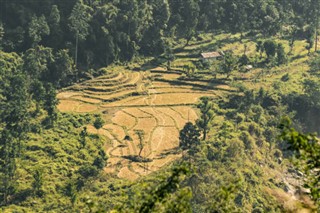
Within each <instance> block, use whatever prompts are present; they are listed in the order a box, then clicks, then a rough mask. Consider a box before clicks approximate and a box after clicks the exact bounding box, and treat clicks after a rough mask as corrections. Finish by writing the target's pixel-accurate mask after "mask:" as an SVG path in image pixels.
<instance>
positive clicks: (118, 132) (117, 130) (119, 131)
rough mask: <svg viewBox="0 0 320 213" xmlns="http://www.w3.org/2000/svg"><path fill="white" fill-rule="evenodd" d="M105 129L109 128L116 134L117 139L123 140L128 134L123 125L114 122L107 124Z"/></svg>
mask: <svg viewBox="0 0 320 213" xmlns="http://www.w3.org/2000/svg"><path fill="white" fill-rule="evenodd" d="M103 129H106V130H108V131H109V132H110V133H111V134H112V135H115V136H116V138H117V139H119V140H123V139H124V138H125V136H126V133H125V131H124V129H123V128H122V127H121V126H117V125H114V124H107V125H104V126H103Z"/></svg>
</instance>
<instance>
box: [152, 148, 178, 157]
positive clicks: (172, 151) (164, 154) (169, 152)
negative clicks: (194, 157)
mask: <svg viewBox="0 0 320 213" xmlns="http://www.w3.org/2000/svg"><path fill="white" fill-rule="evenodd" d="M180 153H181V149H180V147H176V148H174V149H166V150H164V151H163V152H162V153H160V154H159V155H158V156H157V157H156V158H155V159H163V158H165V157H168V156H169V155H177V154H180Z"/></svg>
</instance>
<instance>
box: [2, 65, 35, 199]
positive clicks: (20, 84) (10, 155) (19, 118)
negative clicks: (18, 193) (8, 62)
mask: <svg viewBox="0 0 320 213" xmlns="http://www.w3.org/2000/svg"><path fill="white" fill-rule="evenodd" d="M3 68H4V67H1V68H0V73H3V72H2V71H8V70H2V69H3ZM5 68H7V67H5ZM7 75H8V76H7V77H6V78H5V79H2V81H3V84H1V85H0V91H1V94H0V105H1V108H0V119H1V120H0V122H1V123H0V124H1V126H2V128H1V130H0V182H1V184H0V193H1V195H2V197H3V203H4V204H5V205H6V204H7V203H8V202H9V200H10V196H11V195H13V194H14V193H15V188H16V187H15V186H16V185H17V176H16V169H17V164H16V161H17V159H18V158H19V157H20V155H21V150H22V147H23V141H24V140H25V136H26V134H25V133H26V132H27V131H28V119H29V112H28V109H29V105H30V99H29V95H28V84H27V81H26V77H25V74H23V73H21V70H20V72H18V73H12V72H11V73H8V72H7Z"/></svg>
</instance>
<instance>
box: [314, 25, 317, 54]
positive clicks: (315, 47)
mask: <svg viewBox="0 0 320 213" xmlns="http://www.w3.org/2000/svg"><path fill="white" fill-rule="evenodd" d="M317 50H318V27H316V41H315V45H314V51H315V52H317Z"/></svg>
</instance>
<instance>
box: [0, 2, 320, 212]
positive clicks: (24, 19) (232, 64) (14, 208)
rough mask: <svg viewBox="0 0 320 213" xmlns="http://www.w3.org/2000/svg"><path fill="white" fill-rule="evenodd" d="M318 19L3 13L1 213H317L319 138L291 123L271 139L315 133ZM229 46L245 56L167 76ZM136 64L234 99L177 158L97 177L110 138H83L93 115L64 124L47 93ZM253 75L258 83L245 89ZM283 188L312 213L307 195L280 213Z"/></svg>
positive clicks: (33, 7) (297, 8)
mask: <svg viewBox="0 0 320 213" xmlns="http://www.w3.org/2000/svg"><path fill="white" fill-rule="evenodd" d="M319 15H320V2H319V1H317V0H309V1H305V0H304V1H303V0H294V1H292V0H281V1H275V0H241V1H240V0H202V1H197V0H123V1H119V0H68V1H58V0H43V1H41V2H39V1H28V0H25V1H21V0H10V1H9V0H1V1H0V82H1V83H0V197H1V200H0V206H1V210H2V211H4V212H6V211H8V212H25V211H26V212H30V211H33V212H44V211H51V210H52V211H54V212H75V211H80V210H82V211H85V212H95V211H112V210H114V211H116V212H283V211H296V210H298V209H301V208H308V209H312V208H313V209H316V208H317V207H315V206H318V209H319V205H320V204H319V198H320V195H319V191H320V189H319V146H318V144H319V141H318V139H317V137H315V136H314V135H303V134H301V133H298V132H296V131H295V130H294V129H293V128H292V126H291V123H290V122H289V121H287V122H286V123H284V124H283V125H282V126H281V127H282V129H279V128H278V127H279V124H280V123H281V117H283V116H286V115H287V116H289V117H290V118H291V119H293V120H294V122H295V124H296V125H295V127H296V128H297V129H298V130H299V131H307V132H317V133H320V128H319V127H320V121H319V119H317V118H318V117H319V115H320V89H319V88H320V84H319V71H320V59H319V58H320V56H319V54H318V53H317V47H318V44H317V42H318V31H319V30H318V27H319V18H318V17H319ZM229 33H230V34H229ZM220 35H223V38H222V39H216V38H218V36H220ZM227 35H228V36H227ZM232 35H234V36H232ZM208 38H209V40H210V42H209V44H208V45H204V44H205V43H206V41H208ZM191 44H193V45H200V48H198V49H195V50H194V49H192V48H189V49H188V47H190V45H191ZM202 44H203V46H201V45H202ZM236 44H237V45H239V46H241V48H242V46H243V48H242V49H243V51H237V50H234V51H230V50H227V51H225V53H224V56H223V60H217V61H213V62H212V61H211V62H210V61H202V60H190V61H188V62H185V61H184V62H183V63H182V64H178V65H176V64H177V63H178V62H177V60H176V59H177V57H180V58H181V55H178V54H179V53H180V54H181V53H186V55H183V57H185V58H187V59H189V58H193V59H194V56H195V55H196V57H197V56H198V55H199V53H200V52H203V51H209V50H210V51H211V50H219V51H220V50H222V48H223V47H224V46H225V45H231V46H232V45H235V46H236ZM249 50H250V51H249ZM304 51H306V52H304ZM300 53H301V54H300ZM302 53H303V54H302ZM304 53H305V54H304ZM134 62H137V63H135V64H134V66H137V64H138V65H139V66H140V65H141V67H143V66H146V65H150V64H151V65H154V66H158V65H160V66H163V67H166V68H167V69H168V70H172V69H177V70H178V71H180V72H182V73H184V74H185V75H184V76H183V77H182V79H180V80H185V79H187V80H190V81H192V80H195V79H202V80H206V81H210V82H220V81H223V83H226V84H229V85H230V86H231V87H232V88H233V89H234V92H233V93H230V94H228V95H225V96H222V97H220V98H217V99H213V98H210V97H204V98H201V100H200V101H199V104H198V105H197V109H198V112H199V119H198V120H197V121H196V122H195V123H194V124H193V123H192V122H188V123H187V124H186V125H185V127H184V128H183V129H182V130H181V132H180V138H179V139H180V148H181V149H180V150H178V152H180V153H181V154H182V158H181V159H180V160H177V161H176V162H174V163H173V165H172V166H168V167H167V168H165V169H163V170H161V171H158V172H156V173H153V174H151V175H149V176H147V177H144V178H140V179H139V180H138V181H136V182H131V181H126V180H121V179H119V178H117V177H114V176H112V175H109V174H106V173H105V172H104V171H103V168H104V167H105V165H106V162H107V159H108V156H107V155H106V153H105V150H104V144H105V143H106V138H105V137H103V136H102V135H99V134H91V133H89V132H88V131H87V127H88V126H94V127H95V129H97V130H98V131H97V132H98V133H99V129H101V128H102V127H103V126H104V122H105V121H104V120H103V119H102V117H101V115H100V114H70V113H60V112H59V111H58V110H57V105H58V100H57V98H56V93H57V91H58V90H59V89H61V88H64V87H67V86H70V85H72V84H75V83H77V82H79V81H83V80H85V79H91V78H94V77H96V76H99V75H101V74H104V72H105V69H100V68H101V67H108V66H117V65H128V67H129V68H130V64H131V63H134ZM175 62H176V64H175ZM180 63H181V62H180ZM248 65H250V66H251V65H253V66H254V68H256V69H257V70H258V71H261V72H259V73H260V74H259V76H255V75H256V74H257V73H258V72H252V75H253V76H254V77H253V78H252V79H254V80H252V81H250V82H249V81H246V80H247V79H248V78H247V77H243V76H245V75H247V74H248V73H250V68H248ZM296 67H298V68H301V70H302V71H301V72H299V73H298V74H297V73H296V72H292V73H291V71H293V70H296V69H297V68H296ZM302 72H303V73H302ZM235 73H237V74H235ZM249 75H250V74H249ZM273 75H274V76H275V77H274V76H273ZM221 76H223V77H221ZM270 76H271V77H270ZM279 76H280V77H279ZM268 78H269V79H268ZM208 79H209V80H208ZM270 79H271V80H270ZM242 80H243V81H242ZM252 85H253V86H252ZM280 135H282V138H279V136H280ZM141 141H142V140H141ZM297 141H298V142H297ZM141 147H142V148H141V149H140V153H139V157H140V154H141V152H142V149H143V145H142V142H141ZM295 156H296V157H297V159H296V158H295ZM292 158H293V159H292ZM289 159H292V161H293V162H295V163H297V162H300V163H302V166H301V167H298V168H302V169H301V170H302V174H300V173H301V172H300V171H298V169H293V168H292V162H291V161H289ZM182 162H186V163H187V164H184V165H183V166H181V164H182ZM288 171H291V172H288ZM282 173H284V174H282ZM301 176H302V177H301ZM292 177H293V179H295V180H300V179H301V180H302V179H305V181H306V187H307V188H309V189H310V193H308V194H309V195H310V197H311V198H312V199H313V201H314V202H313V203H312V202H311V201H308V199H307V198H305V197H304V196H305V194H303V193H302V194H301V197H302V198H301V199H300V200H307V201H305V202H304V201H301V202H300V201H299V200H298V201H295V202H294V203H291V205H289V206H286V205H285V204H284V203H285V201H284V200H285V198H284V197H285V196H287V194H285V193H282V192H283V191H290V189H288V185H290V184H287V183H286V181H283V180H284V179H286V178H287V179H289V178H292ZM304 177H306V178H304ZM298 187H300V188H303V187H302V186H298ZM288 199H289V198H288ZM289 200H290V199H289ZM315 211H316V210H315Z"/></svg>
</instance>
